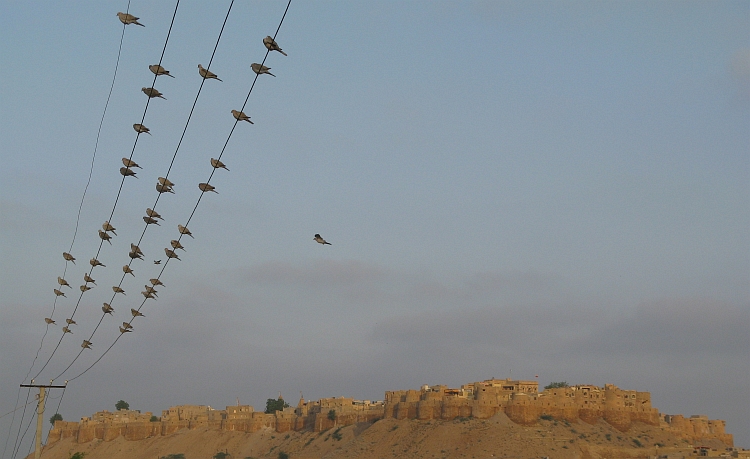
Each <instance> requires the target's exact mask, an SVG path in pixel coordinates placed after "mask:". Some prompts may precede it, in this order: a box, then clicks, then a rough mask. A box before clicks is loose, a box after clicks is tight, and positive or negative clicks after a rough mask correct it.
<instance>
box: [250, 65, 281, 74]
mask: <svg viewBox="0 0 750 459" xmlns="http://www.w3.org/2000/svg"><path fill="white" fill-rule="evenodd" d="M250 68H252V69H253V72H255V73H257V74H258V75H260V74H261V73H267V74H269V75H271V76H272V77H275V76H276V75H274V74H273V73H271V72H269V70H271V67H266V66H265V65H260V64H250Z"/></svg>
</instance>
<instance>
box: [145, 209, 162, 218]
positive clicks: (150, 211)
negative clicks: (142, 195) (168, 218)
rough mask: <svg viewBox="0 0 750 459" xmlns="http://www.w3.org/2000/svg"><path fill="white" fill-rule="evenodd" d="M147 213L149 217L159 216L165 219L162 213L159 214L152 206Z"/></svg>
mask: <svg viewBox="0 0 750 459" xmlns="http://www.w3.org/2000/svg"><path fill="white" fill-rule="evenodd" d="M146 215H148V216H149V217H153V218H158V219H159V220H164V219H163V218H161V215H159V212H157V211H155V210H154V209H151V208H148V209H146Z"/></svg>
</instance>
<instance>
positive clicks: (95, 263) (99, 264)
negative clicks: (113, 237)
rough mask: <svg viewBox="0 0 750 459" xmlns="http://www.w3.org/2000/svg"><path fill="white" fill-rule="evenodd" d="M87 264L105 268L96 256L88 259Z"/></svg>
mask: <svg viewBox="0 0 750 459" xmlns="http://www.w3.org/2000/svg"><path fill="white" fill-rule="evenodd" d="M89 264H90V265H91V266H93V267H96V266H101V267H102V268H106V267H107V265H105V264H103V263H102V262H101V261H99V260H97V259H96V258H92V259H91V260H89Z"/></svg>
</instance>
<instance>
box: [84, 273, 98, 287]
mask: <svg viewBox="0 0 750 459" xmlns="http://www.w3.org/2000/svg"><path fill="white" fill-rule="evenodd" d="M83 281H84V282H91V283H92V284H94V285H96V281H95V280H94V279H92V278H91V276H89V275H88V274H84V275H83Z"/></svg>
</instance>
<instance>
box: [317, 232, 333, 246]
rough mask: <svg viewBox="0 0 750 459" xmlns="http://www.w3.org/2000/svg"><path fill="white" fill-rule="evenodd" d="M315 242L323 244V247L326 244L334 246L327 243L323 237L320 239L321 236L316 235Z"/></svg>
mask: <svg viewBox="0 0 750 459" xmlns="http://www.w3.org/2000/svg"><path fill="white" fill-rule="evenodd" d="M313 240H314V241H315V242H317V243H318V244H323V245H325V244H328V245H332V244H331V243H330V242H327V241H326V240H325V239H323V238H322V237H320V234H316V235H315V237H313Z"/></svg>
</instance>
